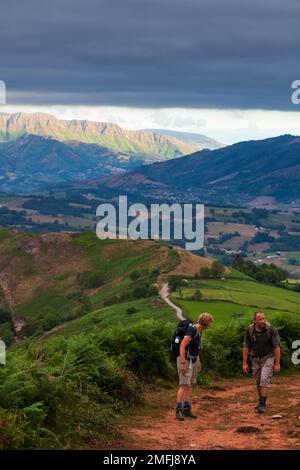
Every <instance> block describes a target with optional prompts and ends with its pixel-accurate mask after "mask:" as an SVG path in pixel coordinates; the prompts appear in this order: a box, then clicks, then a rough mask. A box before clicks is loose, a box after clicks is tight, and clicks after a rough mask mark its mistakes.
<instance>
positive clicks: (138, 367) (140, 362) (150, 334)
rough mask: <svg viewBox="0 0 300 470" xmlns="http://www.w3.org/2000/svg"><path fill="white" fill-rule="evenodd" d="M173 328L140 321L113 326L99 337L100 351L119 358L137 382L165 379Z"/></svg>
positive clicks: (168, 372)
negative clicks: (136, 378)
mask: <svg viewBox="0 0 300 470" xmlns="http://www.w3.org/2000/svg"><path fill="white" fill-rule="evenodd" d="M173 329H174V327H173V326H172V325H170V324H165V323H163V322H157V321H154V320H142V321H139V322H138V323H134V324H131V325H129V326H127V327H123V326H120V325H116V326H115V327H113V328H111V329H109V330H105V331H104V332H103V333H101V335H100V339H99V341H100V347H101V348H103V349H104V350H105V351H109V352H110V353H111V354H112V355H120V354H123V355H124V358H125V363H126V366H127V367H128V368H129V369H130V370H132V371H133V372H134V373H135V374H136V375H138V377H139V378H140V380H141V381H143V382H147V381H152V380H154V379H155V377H162V378H169V377H170V375H171V376H172V373H173V372H172V368H171V364H170V361H169V350H170V338H171V335H172V332H173Z"/></svg>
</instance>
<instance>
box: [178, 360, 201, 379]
mask: <svg viewBox="0 0 300 470" xmlns="http://www.w3.org/2000/svg"><path fill="white" fill-rule="evenodd" d="M186 363H187V366H188V370H187V373H186V374H183V373H182V372H181V369H180V368H181V359H180V356H178V357H177V371H178V376H179V385H180V386H182V385H183V386H185V385H192V384H195V383H196V382H197V375H198V364H199V358H198V359H197V360H196V361H195V362H192V361H191V360H190V361H188V360H186Z"/></svg>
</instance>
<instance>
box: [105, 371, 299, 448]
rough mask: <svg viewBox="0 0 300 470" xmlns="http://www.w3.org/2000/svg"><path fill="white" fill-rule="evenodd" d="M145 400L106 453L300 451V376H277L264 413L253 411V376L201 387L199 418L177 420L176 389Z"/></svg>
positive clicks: (152, 393) (195, 404)
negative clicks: (247, 450) (147, 450)
mask: <svg viewBox="0 0 300 470" xmlns="http://www.w3.org/2000/svg"><path fill="white" fill-rule="evenodd" d="M146 399H147V405H146V406H144V407H140V408H139V409H135V410H134V411H133V412H132V414H131V415H130V416H129V417H126V418H124V419H123V422H122V424H121V426H120V428H119V432H120V435H121V438H120V439H117V440H114V441H113V442H110V443H109V444H108V447H106V448H107V449H112V450H115V449H128V450H130V449H151V450H171V449H173V450H188V449H190V450H193V449H195V450H197V449H201V450H209V449H212V450H215V449H220V450H225V449H250V450H254V449H300V375H293V376H290V377H286V376H285V377H281V376H277V377H276V378H274V380H273V384H272V389H271V393H270V397H269V400H268V410H267V412H266V413H265V414H258V413H257V412H256V410H255V409H254V408H255V405H256V403H257V396H256V392H255V386H254V383H253V381H252V379H250V378H249V379H244V380H230V381H229V380H227V381H225V380H224V381H222V382H218V383H217V384H216V385H215V386H214V387H210V388H209V387H206V388H203V387H196V388H195V390H194V395H193V400H192V403H193V411H194V413H196V414H197V415H198V419H197V420H192V419H190V418H186V419H185V421H184V422H179V421H176V420H175V414H174V402H175V400H176V388H173V389H172V390H171V389H161V388H160V389H155V388H154V387H153V390H148V391H147V394H146ZM274 415H280V416H281V417H280V418H279V419H274V418H273V416H274Z"/></svg>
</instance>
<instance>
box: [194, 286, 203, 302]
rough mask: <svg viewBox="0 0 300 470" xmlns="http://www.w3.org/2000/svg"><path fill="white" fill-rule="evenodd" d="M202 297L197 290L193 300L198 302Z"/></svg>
mask: <svg viewBox="0 0 300 470" xmlns="http://www.w3.org/2000/svg"><path fill="white" fill-rule="evenodd" d="M202 297H203V294H202V292H201V291H200V290H199V289H197V290H196V291H195V292H194V294H193V300H195V301H196V302H199V301H200V300H201V299H202Z"/></svg>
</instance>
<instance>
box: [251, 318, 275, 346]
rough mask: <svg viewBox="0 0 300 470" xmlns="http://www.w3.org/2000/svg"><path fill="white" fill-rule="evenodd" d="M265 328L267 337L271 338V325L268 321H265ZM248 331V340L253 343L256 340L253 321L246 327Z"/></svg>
mask: <svg viewBox="0 0 300 470" xmlns="http://www.w3.org/2000/svg"><path fill="white" fill-rule="evenodd" d="M266 330H267V335H268V337H269V338H272V334H273V332H272V326H271V324H270V323H269V322H266ZM248 333H249V338H250V341H251V342H252V343H254V342H255V341H256V336H255V331H254V323H252V324H251V325H250V326H249V327H248Z"/></svg>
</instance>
